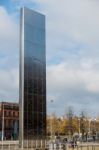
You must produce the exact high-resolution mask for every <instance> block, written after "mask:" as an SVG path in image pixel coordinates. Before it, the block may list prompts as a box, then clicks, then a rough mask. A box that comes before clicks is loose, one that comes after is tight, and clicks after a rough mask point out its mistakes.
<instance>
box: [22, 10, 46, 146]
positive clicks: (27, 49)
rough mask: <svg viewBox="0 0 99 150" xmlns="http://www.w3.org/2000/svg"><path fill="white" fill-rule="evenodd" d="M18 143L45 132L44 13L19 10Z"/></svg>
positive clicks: (37, 136)
mask: <svg viewBox="0 0 99 150" xmlns="http://www.w3.org/2000/svg"><path fill="white" fill-rule="evenodd" d="M20 26H21V29H20V142H21V143H22V141H24V140H29V139H34V138H40V137H41V138H42V137H43V136H44V135H46V58H45V16H44V15H42V14H40V13H37V12H35V11H32V10H30V9H27V8H23V9H21V23H20Z"/></svg>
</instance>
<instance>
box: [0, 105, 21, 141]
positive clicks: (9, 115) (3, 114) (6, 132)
mask: <svg viewBox="0 0 99 150" xmlns="http://www.w3.org/2000/svg"><path fill="white" fill-rule="evenodd" d="M18 136H19V104H18V103H8V102H1V103H0V140H11V139H12V140H18Z"/></svg>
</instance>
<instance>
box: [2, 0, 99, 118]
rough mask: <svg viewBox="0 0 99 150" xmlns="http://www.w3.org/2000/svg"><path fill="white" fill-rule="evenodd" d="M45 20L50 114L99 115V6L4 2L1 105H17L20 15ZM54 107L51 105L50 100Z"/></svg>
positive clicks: (67, 1)
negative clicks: (29, 12)
mask: <svg viewBox="0 0 99 150" xmlns="http://www.w3.org/2000/svg"><path fill="white" fill-rule="evenodd" d="M23 6H26V7H29V8H31V9H34V10H36V11H39V12H41V13H43V14H45V15H46V54H47V56H46V60H47V101H48V112H49V113H51V112H55V113H56V114H58V115H62V114H64V113H65V112H66V110H67V108H68V107H69V106H72V107H73V108H74V111H75V112H76V113H80V112H81V111H82V110H86V111H87V113H88V114H91V115H97V116H99V110H98V105H99V19H98V18H99V8H98V6H99V2H98V1H97V0H83V1H82V0H75V1H74V0H63V1H61V0H50V1H49V0H0V100H1V101H2V100H4V101H18V99H19V95H18V90H19V68H18V66H19V47H18V44H19V10H20V7H23ZM51 99H53V100H54V102H53V103H51V102H50V100H51Z"/></svg>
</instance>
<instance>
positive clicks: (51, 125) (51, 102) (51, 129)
mask: <svg viewBox="0 0 99 150" xmlns="http://www.w3.org/2000/svg"><path fill="white" fill-rule="evenodd" d="M50 102H51V103H53V102H54V100H52V99H51V100H50ZM50 121H51V124H50V125H51V139H52V136H53V120H52V113H51V115H50Z"/></svg>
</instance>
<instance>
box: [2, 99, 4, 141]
mask: <svg viewBox="0 0 99 150" xmlns="http://www.w3.org/2000/svg"><path fill="white" fill-rule="evenodd" d="M3 140H4V104H3V102H2V141H3Z"/></svg>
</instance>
